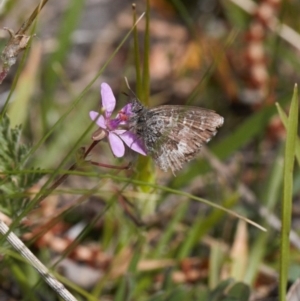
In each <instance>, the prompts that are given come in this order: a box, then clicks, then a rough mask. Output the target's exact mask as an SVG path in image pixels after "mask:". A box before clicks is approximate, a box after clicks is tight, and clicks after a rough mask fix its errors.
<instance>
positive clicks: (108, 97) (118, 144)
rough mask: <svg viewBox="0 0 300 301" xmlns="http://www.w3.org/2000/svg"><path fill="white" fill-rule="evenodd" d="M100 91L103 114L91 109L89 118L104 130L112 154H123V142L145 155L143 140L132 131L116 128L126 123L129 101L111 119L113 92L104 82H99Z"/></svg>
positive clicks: (129, 108) (129, 111)
mask: <svg viewBox="0 0 300 301" xmlns="http://www.w3.org/2000/svg"><path fill="white" fill-rule="evenodd" d="M100 92H101V98H102V107H101V111H102V112H103V113H104V114H103V115H101V114H100V113H98V112H95V111H91V112H90V118H91V119H92V120H93V121H95V122H96V123H97V125H98V126H99V127H100V128H101V129H103V130H104V131H105V132H106V136H108V141H109V144H110V147H111V150H112V152H113V154H114V155H115V156H116V157H123V156H124V154H125V146H124V142H125V144H126V145H127V146H128V147H129V148H131V149H132V150H134V151H135V152H138V153H140V154H142V155H144V156H146V155H147V154H146V151H145V147H144V144H143V142H142V141H140V140H139V139H138V137H137V136H136V135H135V134H134V133H132V132H130V131H127V130H124V129H118V127H119V125H126V123H127V120H128V118H129V116H130V114H131V103H129V104H127V105H126V106H125V107H123V108H122V109H121V111H120V112H119V113H118V115H117V116H116V118H115V119H112V118H111V115H112V112H113V110H114V109H115V106H116V99H115V97H114V94H113V92H112V90H111V88H110V86H109V85H108V84H106V83H102V84H101V91H100Z"/></svg>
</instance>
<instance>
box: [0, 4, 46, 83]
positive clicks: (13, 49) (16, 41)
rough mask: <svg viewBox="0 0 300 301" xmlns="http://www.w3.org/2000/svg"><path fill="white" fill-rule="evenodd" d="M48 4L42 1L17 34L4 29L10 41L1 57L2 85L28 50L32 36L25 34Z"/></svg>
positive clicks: (0, 79) (0, 76)
mask: <svg viewBox="0 0 300 301" xmlns="http://www.w3.org/2000/svg"><path fill="white" fill-rule="evenodd" d="M47 2H48V0H41V2H40V4H39V5H38V6H37V7H36V8H35V10H34V11H33V13H32V14H31V15H30V17H29V18H28V19H27V20H26V21H25V22H24V23H23V24H22V26H21V27H20V29H19V30H18V31H17V32H14V31H13V30H12V29H9V28H6V27H4V28H3V29H4V30H6V31H7V32H8V33H9V35H10V39H9V41H8V43H7V45H6V46H5V48H4V49H3V51H2V53H1V57H0V58H1V62H2V70H1V71H0V84H1V83H2V82H3V80H4V79H5V77H6V76H7V74H8V72H9V70H10V68H11V66H13V65H14V64H15V63H16V61H17V58H18V55H19V54H20V52H21V51H23V50H24V49H26V47H27V45H28V43H29V40H30V38H31V37H32V36H31V35H26V34H25V33H26V31H27V29H28V28H29V26H30V25H31V24H32V22H33V21H34V20H35V18H36V17H37V16H38V14H39V12H40V11H41V9H42V8H43V7H44V5H45V4H46V3H47Z"/></svg>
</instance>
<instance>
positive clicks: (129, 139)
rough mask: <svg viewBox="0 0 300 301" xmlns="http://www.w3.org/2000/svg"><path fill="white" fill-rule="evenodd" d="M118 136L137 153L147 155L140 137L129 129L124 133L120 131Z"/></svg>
mask: <svg viewBox="0 0 300 301" xmlns="http://www.w3.org/2000/svg"><path fill="white" fill-rule="evenodd" d="M119 135H120V138H121V139H122V140H123V141H124V142H125V143H126V145H128V146H129V147H130V148H131V149H132V150H134V151H135V152H137V153H140V154H142V155H144V156H147V152H146V148H145V145H144V143H143V141H142V140H141V139H139V138H138V137H137V136H136V135H135V134H133V133H131V132H130V131H126V132H125V133H122V134H121V133H120V134H119Z"/></svg>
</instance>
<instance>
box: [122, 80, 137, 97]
mask: <svg viewBox="0 0 300 301" xmlns="http://www.w3.org/2000/svg"><path fill="white" fill-rule="evenodd" d="M124 80H125V83H126V86H127V88H128V90H129V91H130V92H131V94H132V95H133V96H134V97H135V98H137V96H136V95H135V93H134V92H133V91H132V89H131V88H130V86H129V82H128V79H127V77H126V76H125V77H124ZM125 95H126V94H125Z"/></svg>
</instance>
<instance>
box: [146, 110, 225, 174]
mask: <svg viewBox="0 0 300 301" xmlns="http://www.w3.org/2000/svg"><path fill="white" fill-rule="evenodd" d="M223 122H224V118H223V117H222V116H220V115H218V114H217V113H215V112H214V111H211V110H207V109H203V108H199V107H188V106H159V107H156V108H153V109H150V110H148V112H147V116H146V124H145V128H144V135H145V137H144V141H145V144H146V148H147V150H148V152H149V153H150V154H151V155H152V157H153V158H154V160H155V162H156V164H157V165H158V166H159V167H160V168H161V169H162V170H164V171H167V170H168V169H169V168H170V169H171V170H172V172H173V173H174V172H175V171H176V170H179V169H181V168H182V165H183V163H185V162H187V161H190V160H191V159H193V158H194V157H195V156H196V155H197V153H198V152H199V151H200V149H201V147H202V145H203V144H204V143H207V142H209V140H210V139H211V138H212V137H213V136H214V135H215V134H216V133H217V128H219V127H220V126H222V124H223Z"/></svg>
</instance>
